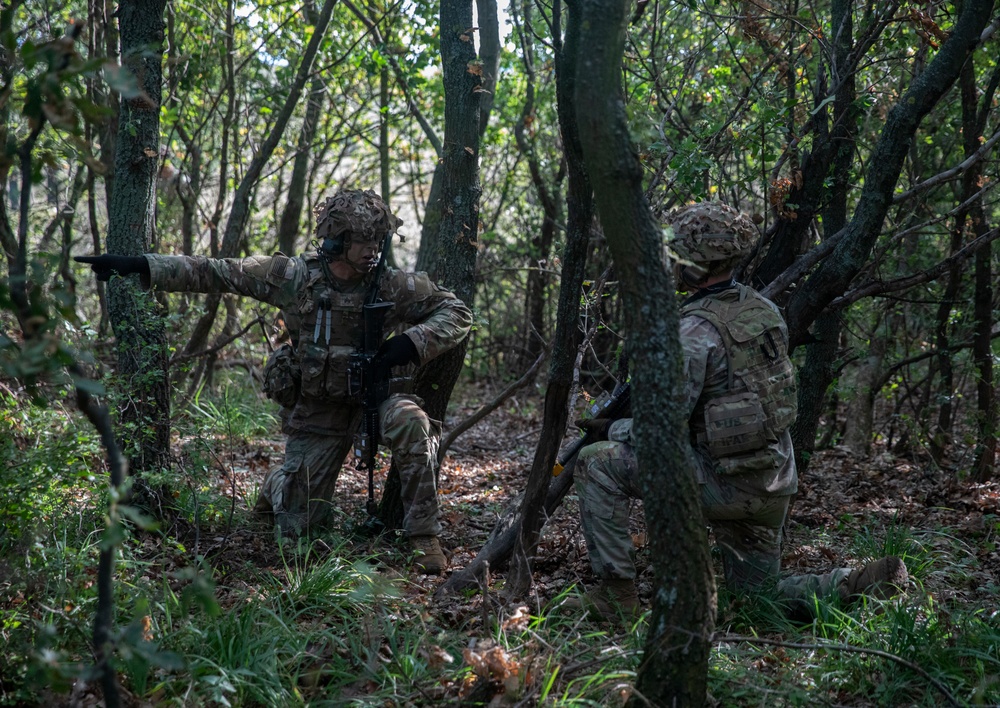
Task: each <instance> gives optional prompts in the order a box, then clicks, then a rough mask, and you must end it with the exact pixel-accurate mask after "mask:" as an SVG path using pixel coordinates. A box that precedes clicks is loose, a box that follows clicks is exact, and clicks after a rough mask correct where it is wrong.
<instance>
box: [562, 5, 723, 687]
mask: <svg viewBox="0 0 1000 708" xmlns="http://www.w3.org/2000/svg"><path fill="white" fill-rule="evenodd" d="M629 5H630V3H626V2H621V1H619V2H608V0H581V1H580V2H579V6H578V7H579V9H580V12H579V14H578V16H577V13H575V12H573V7H571V14H570V22H571V30H572V23H573V22H579V23H580V24H579V25H577V26H578V27H579V28H580V32H581V35H580V44H579V52H578V58H577V76H578V77H579V80H578V83H577V91H576V109H577V116H578V120H579V128H580V138H581V144H582V146H583V155H584V159H585V164H586V168H587V174H588V175H590V180H591V183H592V184H593V187H594V195H595V197H596V202H597V208H598V212H599V214H600V217H601V224H602V225H603V228H604V233H605V236H606V238H607V241H608V246H609V249H610V251H611V255H612V258H613V259H614V264H615V270H616V272H618V273H621V274H628V277H623V278H622V279H621V288H622V295H623V300H624V305H625V313H626V315H625V327H626V331H627V333H628V337H629V347H630V352H631V354H632V370H633V371H634V372H635V373H634V374H633V377H632V383H633V391H634V398H633V411H634V418H633V419H634V421H635V423H634V428H633V433H634V437H635V444H636V453H637V457H638V463H639V484H640V488H641V489H642V497H643V506H644V508H645V510H646V525H647V527H648V529H649V535H650V557H651V559H652V561H653V568H654V573H655V592H654V594H653V597H654V600H653V613H652V617H651V619H650V624H649V626H650V630H649V634H648V636H647V638H646V650H645V655H644V658H643V662H642V664H641V666H640V668H639V675H638V677H637V681H636V688H637V693H638V694H639V695H641V696H642V697H643V698H644V699H645V701H648V703H645V704H646V705H649V704H652V705H657V706H669V705H684V706H699V705H703V704H704V702H705V698H706V690H707V676H708V656H709V652H710V651H711V647H712V644H711V637H712V631H713V626H714V622H715V580H714V577H713V572H712V563H711V558H710V556H709V548H708V534H707V531H706V529H705V520H704V516H703V514H702V509H701V501H700V497H699V492H698V483H697V481H696V479H695V475H694V465H693V462H692V460H691V458H690V452H689V451H690V447H689V442H688V440H687V426H686V421H685V420H684V416H683V414H682V412H681V406H680V405H678V396H679V391H680V390H681V387H682V381H681V371H680V361H681V358H682V355H681V345H680V337H679V332H678V329H679V315H678V309H677V303H676V301H675V297H674V283H673V282H672V278H671V277H670V276H669V274H668V272H667V270H666V268H665V267H664V261H663V259H664V253H663V245H662V239H663V236H662V233H661V229H660V225H659V224H658V223H657V221H656V219H654V218H653V215H652V213H651V212H650V210H649V206H648V204H647V203H646V200H645V199H644V197H643V191H642V169H641V167H640V165H639V161H638V158H637V156H636V154H635V153H634V151H633V149H632V144H631V141H630V138H629V133H628V127H627V122H626V117H625V107H624V104H623V101H622V97H621V93H620V86H621V79H622V76H621V60H622V52H623V49H624V40H625V25H626V17H627V10H628V6H629ZM666 471H669V472H666ZM634 701H635V702H637V703H638V698H635V699H634Z"/></svg>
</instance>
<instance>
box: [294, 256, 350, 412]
mask: <svg viewBox="0 0 1000 708" xmlns="http://www.w3.org/2000/svg"><path fill="white" fill-rule="evenodd" d="M306 265H307V266H308V268H309V279H308V281H307V284H306V287H305V288H304V289H303V291H302V293H301V294H300V296H299V303H298V311H297V312H295V313H292V312H288V311H286V312H285V317H286V322H285V323H286V325H287V326H288V329H289V332H290V333H291V334H292V339H293V340H294V341H295V347H296V349H295V351H296V358H297V359H298V363H299V366H300V368H301V370H302V382H301V392H302V395H303V396H306V397H309V398H314V399H321V400H325V401H330V402H345V403H346V402H347V401H348V400H350V397H349V396H348V392H347V367H348V363H349V361H350V358H351V354H352V353H353V352H354V351H355V350H356V349H357V347H358V345H359V344H360V342H361V327H362V306H363V305H364V301H365V294H366V292H367V289H368V285H367V283H365V284H362V285H359V286H358V287H357V289H356V290H355V291H354V292H350V293H343V292H340V291H338V290H336V289H335V287H334V286H333V283H332V282H331V279H330V278H329V277H328V276H327V274H325V273H324V272H323V270H322V269H323V268H325V267H326V264H325V263H324V262H323V261H321V260H319V259H318V258H316V259H314V258H307V259H306Z"/></svg>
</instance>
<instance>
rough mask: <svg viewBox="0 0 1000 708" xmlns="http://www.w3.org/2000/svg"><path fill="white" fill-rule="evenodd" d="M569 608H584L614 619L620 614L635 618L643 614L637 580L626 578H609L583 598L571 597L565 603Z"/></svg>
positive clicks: (591, 612)
mask: <svg viewBox="0 0 1000 708" xmlns="http://www.w3.org/2000/svg"><path fill="white" fill-rule="evenodd" d="M563 607H565V608H566V609H569V610H583V611H584V612H586V613H587V614H589V615H591V616H594V617H597V618H598V619H614V618H616V617H618V616H620V615H624V616H625V617H626V618H635V617H638V616H639V615H640V614H642V604H641V603H640V602H639V593H638V592H636V589H635V581H633V580H628V579H625V578H607V579H605V580H602V581H601V584H600V585H598V586H597V587H596V588H594V589H593V590H590V591H588V592H587V593H586V594H585V595H584V596H583V597H582V598H575V597H571V598H569V599H567V600H566V602H564V603H563Z"/></svg>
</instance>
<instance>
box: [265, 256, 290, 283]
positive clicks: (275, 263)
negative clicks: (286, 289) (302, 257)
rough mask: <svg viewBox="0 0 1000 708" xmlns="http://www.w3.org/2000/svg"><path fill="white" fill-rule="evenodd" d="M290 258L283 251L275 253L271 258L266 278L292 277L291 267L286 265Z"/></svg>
mask: <svg viewBox="0 0 1000 708" xmlns="http://www.w3.org/2000/svg"><path fill="white" fill-rule="evenodd" d="M291 260H292V259H291V258H289V257H288V256H286V255H285V254H283V253H280V252H279V253H275V254H274V256H273V257H272V258H271V269H270V270H269V271H268V272H267V277H268V279H271V280H277V279H279V278H280V279H282V280H288V279H289V278H291V277H292V273H291V269H290V268H289V267H288V266H289V264H290V263H291Z"/></svg>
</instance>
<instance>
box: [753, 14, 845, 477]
mask: <svg viewBox="0 0 1000 708" xmlns="http://www.w3.org/2000/svg"><path fill="white" fill-rule="evenodd" d="M851 7H852V3H851V2H850V1H849V0H835V2H833V3H832V4H831V6H830V27H831V32H830V36H832V37H834V39H835V41H834V56H833V61H832V62H831V64H830V67H829V71H828V72H827V73H828V80H829V81H830V82H831V83H833V84H834V85H835V86H836V87H837V89H836V92H835V96H836V97H835V99H834V104H833V122H832V128H831V127H828V125H829V122H828V118H827V110H828V109H827V108H826V107H825V106H823V104H822V102H823V101H824V100H825V99H826V94H827V92H828V89H827V85H826V81H825V80H824V81H820V90H819V92H818V93H817V95H816V96H815V97H814V98H813V102H814V103H815V104H817V115H816V134H817V140H818V142H819V145H820V146H822V148H820V149H816V150H814V151H813V154H812V155H810V159H807V160H805V161H803V168H802V169H803V174H804V181H803V187H802V189H803V191H804V192H805V193H808V194H811V193H812V190H814V189H815V188H816V187H815V185H816V182H817V181H818V182H819V184H820V185H824V187H823V188H824V189H825V184H826V182H827V181H828V180H829V181H830V187H829V195H828V197H827V198H826V206H825V207H823V210H822V214H823V237H824V238H829V237H831V236H833V235H834V234H835V233H837V232H838V231H840V230H841V229H842V228H843V227H844V225H845V224H846V223H847V195H848V192H849V191H850V188H851V185H852V175H851V165H852V164H853V162H854V148H855V146H854V143H855V134H856V129H857V120H858V118H857V113H858V111H857V108H856V107H855V105H854V101H855V94H856V89H855V68H856V67H855V66H854V64H852V62H851V55H852V50H853V48H854V19H853V16H852V14H851ZM824 77H826V74H824ZM813 158H815V159H813ZM826 165H829V168H827V167H826ZM789 199H790V200H791V199H795V200H796V201H797V200H798V197H797V196H794V195H793V196H790V197H789ZM813 201H814V200H812V199H810V200H809V202H808V203H810V204H811V203H813ZM813 213H814V211H812V210H807V211H806V214H805V216H809V218H810V219H811V218H812V214H813ZM796 221H801V215H800V218H799V219H796ZM792 223H793V224H794V223H795V222H792ZM780 233H781V231H780V230H779V234H780ZM783 250H789V249H782V247H781V245H780V243H779V240H778V239H777V238H776V239H775V241H774V242H773V243H772V244H771V248H770V249H769V251H768V256H767V259H765V263H764V264H763V266H762V270H763V273H761V274H755V275H756V276H757V281H758V282H761V283H767V282H770V280H771V279H772V278H773V277H774V276H776V275H777V273H778V272H780V270H778V269H779V268H780V269H782V270H783V269H784V268H785V267H787V265H788V264H789V263H790V262H789V261H786V260H785V256H784V255H783ZM769 260H770V264H771V270H769V269H768V262H769ZM842 326H843V319H842V314H841V313H840V312H831V311H826V312H823V313H822V314H820V315H819V316H818V317H817V318H816V326H815V328H814V336H815V338H816V339H817V340H818V341H816V342H813V343H811V344H810V345H809V346H808V348H807V349H806V361H805V365H804V366H803V367H802V370H801V371H800V372H799V377H798V382H799V386H798V411H799V412H798V416H796V419H795V423H794V424H793V426H792V442H793V444H794V449H795V463H796V466H797V468H798V472H799V476H800V478H801V477H804V476H805V472H806V469H808V467H809V459H810V457H811V455H812V452H813V450H814V449H815V445H816V429H817V428H818V426H819V419H820V416H821V415H822V413H823V401H824V398H825V397H826V392H827V391H828V390H829V388H830V385H831V384H832V383H833V379H834V376H835V375H836V373H835V371H836V369H835V367H836V360H837V352H838V350H839V342H840V333H841V328H842ZM834 410H836V409H834Z"/></svg>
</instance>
